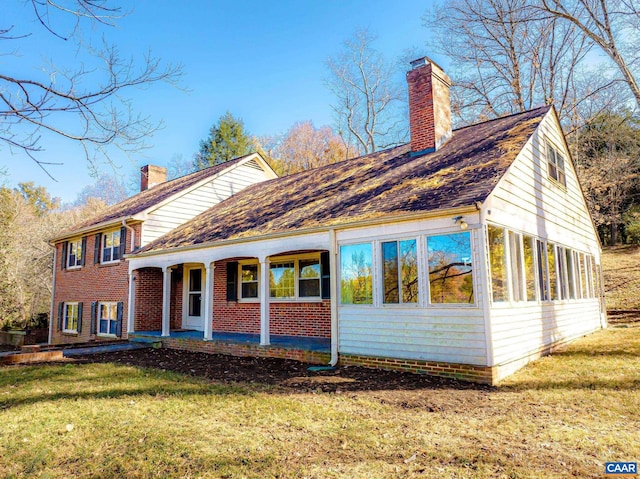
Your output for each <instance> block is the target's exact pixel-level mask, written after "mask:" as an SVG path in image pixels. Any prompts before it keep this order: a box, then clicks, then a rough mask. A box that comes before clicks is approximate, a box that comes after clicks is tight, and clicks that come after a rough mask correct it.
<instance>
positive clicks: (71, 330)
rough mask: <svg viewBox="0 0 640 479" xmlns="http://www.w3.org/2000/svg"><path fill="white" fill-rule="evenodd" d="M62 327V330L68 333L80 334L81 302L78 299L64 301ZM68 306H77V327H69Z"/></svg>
mask: <svg viewBox="0 0 640 479" xmlns="http://www.w3.org/2000/svg"><path fill="white" fill-rule="evenodd" d="M62 304H63V306H62V328H61V331H62V332H63V333H67V334H78V323H79V322H80V317H79V316H80V314H79V311H78V309H79V307H78V305H79V302H78V301H65V302H63V303H62ZM67 306H75V307H76V329H67Z"/></svg>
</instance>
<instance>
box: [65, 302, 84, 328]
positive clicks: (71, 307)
mask: <svg viewBox="0 0 640 479" xmlns="http://www.w3.org/2000/svg"><path fill="white" fill-rule="evenodd" d="M78 313H79V311H78V303H64V323H63V328H62V330H63V331H64V332H65V333H77V332H78V318H79V317H80V315H79V314H78Z"/></svg>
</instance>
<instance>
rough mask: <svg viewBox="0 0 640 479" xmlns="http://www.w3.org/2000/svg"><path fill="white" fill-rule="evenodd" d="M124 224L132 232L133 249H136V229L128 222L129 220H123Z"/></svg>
mask: <svg viewBox="0 0 640 479" xmlns="http://www.w3.org/2000/svg"><path fill="white" fill-rule="evenodd" d="M122 226H124V227H125V228H127V229H128V230H129V231H130V232H131V251H133V250H134V249H136V230H134V229H133V228H132V227H131V226H129V225H128V224H127V220H126V219H123V220H122Z"/></svg>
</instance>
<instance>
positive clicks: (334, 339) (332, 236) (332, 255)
mask: <svg viewBox="0 0 640 479" xmlns="http://www.w3.org/2000/svg"><path fill="white" fill-rule="evenodd" d="M337 268H338V249H337V241H336V231H335V230H334V229H330V230H329V278H330V281H329V285H330V296H331V360H330V361H329V364H330V365H331V366H335V365H336V364H338V359H339V357H338V354H339V344H340V342H339V337H338V334H339V331H340V324H339V321H340V318H339V316H338V281H337V277H338V272H337ZM321 269H322V268H321ZM321 283H322V281H321Z"/></svg>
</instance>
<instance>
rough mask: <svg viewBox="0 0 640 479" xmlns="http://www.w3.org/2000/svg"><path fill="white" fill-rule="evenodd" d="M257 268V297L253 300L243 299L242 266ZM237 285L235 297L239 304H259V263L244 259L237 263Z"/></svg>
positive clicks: (255, 260) (254, 260)
mask: <svg viewBox="0 0 640 479" xmlns="http://www.w3.org/2000/svg"><path fill="white" fill-rule="evenodd" d="M251 265H257V266H258V278H257V279H256V281H255V282H256V285H257V288H258V292H257V296H256V297H255V298H245V297H243V296H242V285H243V284H244V283H243V282H242V267H243V266H251ZM237 275H238V285H237V291H236V295H237V298H238V302H239V303H259V302H260V262H259V261H258V260H257V259H244V260H239V261H238V272H237ZM252 282H253V281H252Z"/></svg>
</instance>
